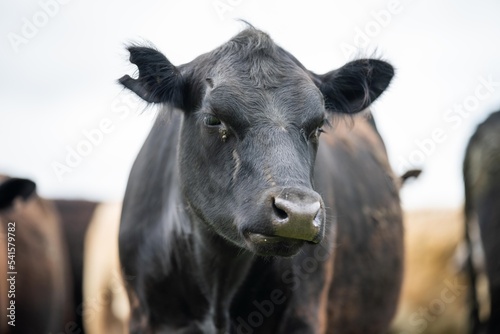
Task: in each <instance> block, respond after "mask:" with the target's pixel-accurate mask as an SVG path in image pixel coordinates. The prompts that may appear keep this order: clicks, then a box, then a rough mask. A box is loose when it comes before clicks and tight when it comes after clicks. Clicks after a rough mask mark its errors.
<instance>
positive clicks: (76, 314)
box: [52, 199, 98, 334]
mask: <svg viewBox="0 0 500 334" xmlns="http://www.w3.org/2000/svg"><path fill="white" fill-rule="evenodd" d="M52 202H53V203H54V206H55V208H56V209H57V213H58V214H59V216H60V221H61V228H62V232H63V237H64V241H65V243H66V245H67V249H68V256H69V260H70V268H71V270H70V274H71V280H72V287H73V288H72V300H73V305H72V306H71V307H70V310H71V314H72V317H73V318H74V320H75V323H76V325H75V326H74V327H75V331H74V333H70V334H84V326H83V320H82V313H83V292H82V285H83V275H84V273H83V262H84V251H83V243H84V238H85V233H86V232H87V228H88V226H89V224H90V220H91V218H92V216H93V215H94V211H95V209H96V207H97V205H98V203H97V202H90V201H82V200H61V199H55V200H53V201H52Z"/></svg>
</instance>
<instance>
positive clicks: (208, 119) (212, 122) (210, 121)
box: [203, 115, 222, 126]
mask: <svg viewBox="0 0 500 334" xmlns="http://www.w3.org/2000/svg"><path fill="white" fill-rule="evenodd" d="M203 123H204V124H205V125H206V126H219V125H221V124H222V122H221V121H220V119H218V118H217V117H215V116H214V115H206V116H205V118H204V119H203Z"/></svg>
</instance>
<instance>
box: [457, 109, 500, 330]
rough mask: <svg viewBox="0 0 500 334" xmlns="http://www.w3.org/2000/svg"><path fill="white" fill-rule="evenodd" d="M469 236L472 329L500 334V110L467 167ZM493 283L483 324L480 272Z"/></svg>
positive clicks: (479, 134) (482, 128) (475, 140)
mask: <svg viewBox="0 0 500 334" xmlns="http://www.w3.org/2000/svg"><path fill="white" fill-rule="evenodd" d="M463 173H464V186H465V216H466V225H467V227H466V239H467V241H468V243H469V254H470V258H469V270H470V279H471V282H472V286H473V288H472V289H471V299H472V300H471V302H472V304H471V322H472V328H471V331H472V332H474V333H482V332H483V330H485V331H486V333H489V334H494V333H500V111H499V112H495V113H493V114H491V115H490V116H489V117H488V118H487V119H486V120H485V121H484V122H483V123H482V124H480V125H479V126H478V127H477V129H476V131H475V133H474V135H473V136H472V137H471V139H470V141H469V144H468V146H467V150H466V153H465V159H464V166H463ZM481 273H484V274H486V276H487V279H488V284H489V298H490V302H489V313H490V315H489V319H488V320H487V321H486V323H485V324H480V319H479V311H480V303H479V302H478V296H477V291H476V289H475V288H474V287H475V286H476V281H477V278H478V275H480V274H481Z"/></svg>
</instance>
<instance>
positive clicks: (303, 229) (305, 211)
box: [272, 190, 322, 242]
mask: <svg viewBox="0 0 500 334" xmlns="http://www.w3.org/2000/svg"><path fill="white" fill-rule="evenodd" d="M272 206H273V219H272V222H273V227H274V234H275V235H276V236H280V237H285V238H293V239H301V240H307V241H312V242H319V241H320V240H319V239H320V238H321V236H320V235H321V233H320V232H321V227H322V218H321V216H322V215H321V211H322V208H321V198H320V196H319V194H317V193H316V192H312V191H308V192H304V191H290V190H287V191H282V192H280V194H279V195H277V196H274V197H273V198H272Z"/></svg>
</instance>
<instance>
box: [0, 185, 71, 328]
mask: <svg viewBox="0 0 500 334" xmlns="http://www.w3.org/2000/svg"><path fill="white" fill-rule="evenodd" d="M0 182H1V183H0V258H1V259H0V263H1V267H0V291H1V294H0V305H1V310H0V318H1V319H2V321H0V329H1V330H0V331H1V332H2V333H8V334H15V333H22V334H30V333H33V334H47V333H60V332H63V333H64V332H67V331H68V330H72V329H74V328H76V327H75V326H76V324H75V323H74V322H72V318H71V314H70V309H71V306H72V300H71V289H72V286H71V278H70V272H69V271H70V269H69V268H70V267H69V266H70V265H69V259H68V257H67V252H68V251H67V247H66V244H65V242H64V240H63V233H62V230H61V226H60V222H59V216H58V214H57V211H56V209H55V207H54V205H53V204H52V203H51V202H50V201H47V200H44V199H42V198H40V197H39V196H38V195H37V194H36V191H35V188H36V186H35V183H34V182H32V181H30V180H26V179H19V178H7V177H0ZM14 224H15V225H14ZM11 226H15V232H11V233H14V234H15V241H14V242H13V243H14V244H15V258H14V260H15V268H14V270H11V269H9V270H7V266H6V259H7V241H6V238H7V235H8V231H9V230H8V228H9V227H11ZM11 231H12V229H11ZM8 271H15V272H17V274H16V275H15V297H14V298H13V299H12V300H15V326H10V325H8V324H7V321H9V320H10V319H9V318H8V317H7V315H8V314H10V311H8V312H9V313H7V307H8V306H9V305H10V304H7V303H10V301H9V300H8V299H7V297H8V295H7V293H5V292H6V291H8V290H10V285H7V286H6V284H7V277H6V275H7V272H8ZM9 276H10V275H9Z"/></svg>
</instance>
